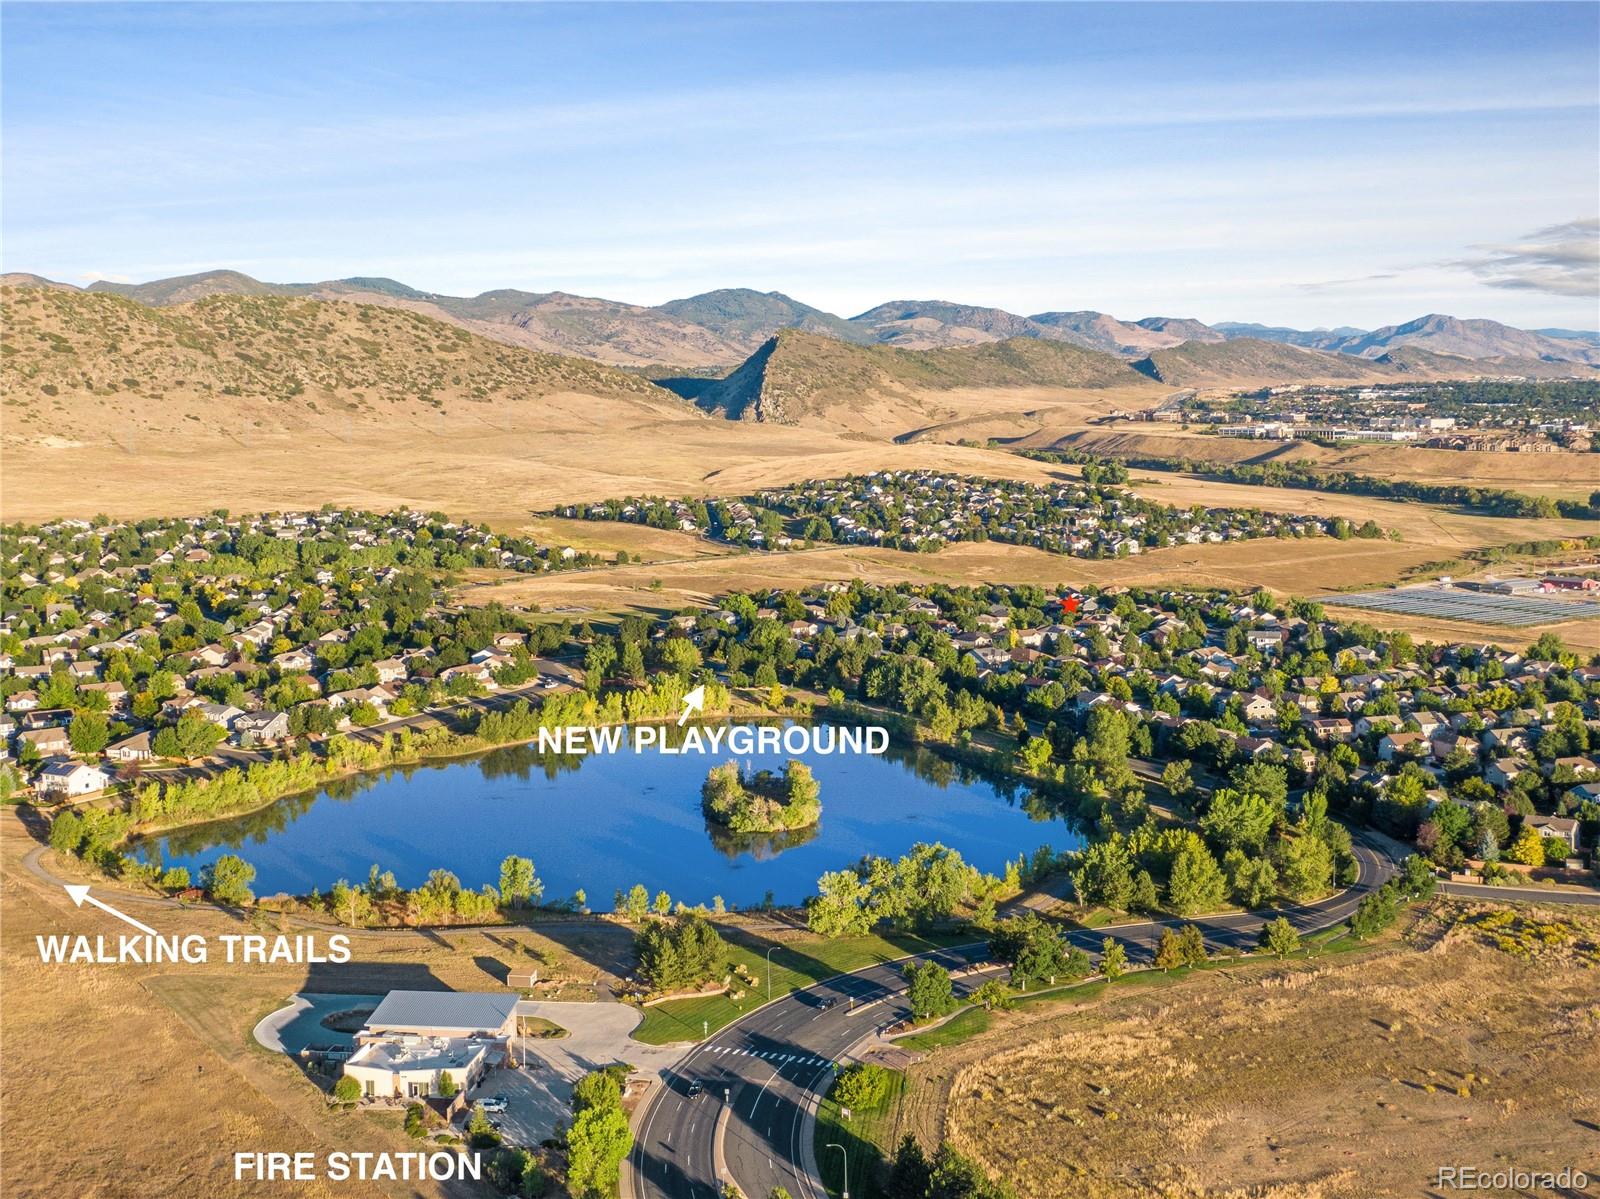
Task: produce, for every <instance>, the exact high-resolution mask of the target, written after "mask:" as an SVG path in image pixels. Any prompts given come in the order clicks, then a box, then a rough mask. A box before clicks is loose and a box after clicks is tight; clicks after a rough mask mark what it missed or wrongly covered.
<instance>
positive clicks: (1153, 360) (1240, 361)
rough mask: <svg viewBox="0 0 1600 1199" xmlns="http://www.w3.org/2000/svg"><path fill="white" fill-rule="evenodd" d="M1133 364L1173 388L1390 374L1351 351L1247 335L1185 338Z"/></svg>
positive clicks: (1357, 380) (1362, 379) (1344, 379)
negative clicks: (1307, 347) (1328, 350)
mask: <svg viewBox="0 0 1600 1199" xmlns="http://www.w3.org/2000/svg"><path fill="white" fill-rule="evenodd" d="M1133 369H1134V370H1137V371H1139V372H1140V373H1141V374H1145V375H1149V376H1150V377H1151V378H1152V379H1156V380H1158V381H1160V382H1162V383H1170V384H1171V385H1173V386H1174V387H1209V386H1217V385H1221V384H1229V383H1250V382H1271V383H1300V382H1309V381H1311V380H1319V381H1321V380H1327V381H1337V382H1348V383H1361V382H1365V381H1367V380H1375V379H1384V378H1389V377H1391V376H1392V375H1393V374H1394V372H1393V371H1392V370H1390V369H1388V368H1386V367H1384V366H1382V365H1380V364H1374V363H1372V362H1369V361H1366V360H1363V359H1359V358H1353V357H1350V356H1349V355H1341V354H1330V353H1323V352H1321V351H1318V350H1303V349H1300V348H1298V347H1296V346H1290V345H1284V344H1283V343H1282V342H1275V341H1257V340H1255V339H1253V338H1248V337H1243V338H1238V339H1236V340H1234V341H1222V342H1200V341H1187V342H1184V343H1183V344H1182V345H1178V346H1171V347H1169V348H1167V349H1164V350H1153V351H1152V352H1151V353H1150V354H1149V355H1148V356H1147V357H1145V358H1142V359H1140V360H1139V361H1138V362H1135V363H1134V364H1133Z"/></svg>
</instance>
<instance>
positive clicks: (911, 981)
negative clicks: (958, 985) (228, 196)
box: [902, 961, 956, 1020]
mask: <svg viewBox="0 0 1600 1199" xmlns="http://www.w3.org/2000/svg"><path fill="white" fill-rule="evenodd" d="M902 972H903V973H904V975H905V978H906V982H907V984H908V986H907V989H906V1000H907V1002H908V1003H909V1004H910V1006H911V1016H912V1018H913V1019H915V1020H927V1019H930V1018H932V1017H934V1016H943V1015H944V1014H945V1013H947V1012H950V1011H953V1010H954V1009H955V1006H956V1000H955V991H954V988H953V987H952V986H951V983H950V971H948V970H946V969H945V968H944V967H943V966H941V965H939V963H938V962H933V961H923V962H907V963H906V965H905V966H904V968H903V971H902Z"/></svg>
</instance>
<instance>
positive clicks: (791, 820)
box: [700, 758, 822, 833]
mask: <svg viewBox="0 0 1600 1199" xmlns="http://www.w3.org/2000/svg"><path fill="white" fill-rule="evenodd" d="M820 794H821V788H820V787H819V786H818V785H817V780H816V776H815V775H813V774H812V773H811V770H810V768H809V767H808V766H806V764H805V763H804V762H801V761H799V760H797V759H794V758H791V759H790V760H789V763H788V765H786V766H785V767H784V769H783V774H782V775H781V776H780V775H775V774H773V773H772V772H771V771H769V770H763V771H760V772H758V773H756V774H754V775H751V776H745V775H743V774H741V773H740V772H739V764H738V763H737V762H724V763H723V764H722V765H720V766H713V767H712V768H711V772H710V774H708V775H707V776H706V781H705V784H704V785H703V786H702V787H701V788H700V806H701V809H702V810H703V811H704V812H705V815H706V819H708V820H710V821H712V822H713V823H715V824H720V825H722V826H723V827H725V828H727V829H729V830H731V831H733V832H736V833H775V832H783V831H785V830H789V829H797V828H808V827H810V826H811V825H813V824H816V823H817V821H819V820H820V819H822V801H821V798H820Z"/></svg>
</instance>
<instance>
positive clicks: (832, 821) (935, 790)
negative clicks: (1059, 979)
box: [140, 730, 1079, 905]
mask: <svg viewBox="0 0 1600 1199" xmlns="http://www.w3.org/2000/svg"><path fill="white" fill-rule="evenodd" d="M674 734H675V736H674V739H673V742H672V743H674V744H681V743H682V734H681V732H680V731H678V730H674ZM787 756H788V755H784V754H781V753H780V754H775V755H773V754H769V755H755V756H754V757H751V758H749V759H746V760H745V761H744V762H743V763H742V764H744V765H747V766H753V767H758V768H763V767H764V768H768V769H781V766H782V761H783V759H784V758H785V757H787ZM799 756H800V757H801V758H802V759H803V760H804V761H805V762H806V764H807V765H808V766H810V767H811V768H812V770H813V771H814V772H815V774H816V776H817V779H818V781H819V783H820V784H821V787H822V808H823V813H822V820H821V822H820V823H819V824H817V825H814V826H811V827H809V828H804V829H796V830H792V831H784V832H780V833H774V834H757V835H740V834H734V833H730V832H729V831H727V830H726V829H722V828H720V827H717V826H714V825H711V824H709V823H708V822H707V821H706V820H705V818H704V816H703V814H702V813H701V811H700V784H701V783H702V782H703V781H704V779H705V774H706V771H707V770H709V769H710V768H711V767H712V766H713V765H715V764H717V763H718V762H719V761H724V760H726V758H727V755H712V754H703V755H702V754H681V755H663V754H658V753H656V752H655V751H654V750H653V749H652V750H647V751H646V752H644V753H635V752H633V750H632V747H631V744H630V745H628V746H626V747H625V748H624V749H623V750H621V751H619V752H617V753H614V754H608V755H606V754H603V755H595V756H590V757H584V756H577V755H570V754H569V755H561V754H555V753H549V752H543V751H541V750H540V749H539V748H538V747H537V746H536V745H520V746H510V747H506V748H503V749H497V750H493V751H491V752H489V753H485V754H483V755H480V756H478V757H475V758H469V759H455V760H451V761H448V762H442V763H432V764H421V765H410V766H404V767H394V768H392V769H389V770H386V771H383V772H381V773H378V774H374V775H359V776H351V777H349V778H342V779H337V780H334V781H331V782H330V783H328V784H327V785H326V786H325V787H324V788H323V789H322V790H321V791H320V792H315V793H307V794H303V795H299V796H293V797H290V798H287V799H284V800H281V801H279V802H278V803H275V804H273V805H272V806H271V807H268V808H263V809H262V810H260V811H258V812H254V813H251V814H249V815H246V816H242V817H239V818H237V819H233V820H228V821H223V822H218V823H213V824H208V825H202V826H197V827H195V828H191V829H184V830H178V831H175V832H173V833H170V834H168V835H166V836H163V837H160V838H156V839H152V840H151V841H150V842H149V843H147V844H145V845H143V846H142V847H140V851H141V852H142V854H143V856H145V857H147V858H154V857H156V856H160V857H161V858H163V859H164V860H165V861H166V862H167V864H169V865H185V866H188V867H189V868H190V869H191V870H196V869H198V868H199V867H200V866H202V865H204V864H206V863H208V862H210V861H214V860H215V859H216V857H217V856H219V855H220V854H222V853H225V852H233V853H238V854H240V855H241V856H243V857H244V858H245V859H246V860H247V861H249V862H250V863H251V864H252V865H254V866H255V867H256V870H257V879H256V884H255V889H256V891H257V893H259V894H271V893H273V892H275V891H279V890H284V891H291V892H298V893H303V892H307V891H310V890H311V889H313V888H318V889H326V888H327V887H328V886H329V885H331V884H332V883H333V882H334V881H335V880H336V879H338V878H341V877H342V878H346V879H350V880H355V879H364V878H365V877H366V876H367V872H368V869H369V867H370V866H371V865H372V863H374V862H376V863H378V864H379V865H380V866H381V867H382V868H384V869H387V870H393V871H394V872H395V874H396V876H397V878H398V880H399V882H400V884H401V885H402V886H415V885H416V884H417V883H419V882H420V881H422V879H423V878H425V877H426V875H427V872H428V871H429V870H430V869H433V868H435V867H441V866H442V867H445V868H448V869H450V870H452V871H454V872H455V873H456V874H457V875H458V876H459V877H460V878H461V880H462V882H463V883H465V884H466V885H468V886H474V887H475V886H478V885H480V884H482V883H486V882H495V881H497V879H498V872H499V862H500V860H501V858H503V857H504V856H505V855H506V854H509V853H520V854H526V855H528V856H530V857H532V858H533V860H534V862H535V865H536V867H537V869H538V872H539V875H540V877H541V879H543V881H544V883H545V889H546V894H547V895H550V896H552V897H557V896H564V895H570V894H571V893H572V892H573V891H575V890H577V889H578V888H583V889H584V890H585V891H586V892H587V893H588V895H589V896H590V899H591V902H593V901H595V900H596V899H598V898H599V897H603V896H610V895H611V894H612V893H613V892H614V891H615V890H616V889H617V888H622V889H624V890H625V889H627V888H628V887H629V886H631V885H632V884H634V883H637V882H642V883H644V884H645V885H646V886H648V887H649V888H650V889H651V890H652V891H654V890H656V889H666V890H668V891H669V892H670V893H671V894H672V896H673V897H674V898H675V899H683V900H684V901H685V902H688V903H695V902H706V901H709V900H710V899H711V897H712V896H713V895H721V896H723V897H724V898H725V899H726V900H727V901H728V902H730V903H735V904H741V905H743V904H750V903H756V902H760V900H761V899H762V897H763V896H764V894H765V893H766V892H767V891H769V890H770V891H773V892H774V893H775V894H776V896H777V898H778V901H779V902H785V903H787V902H795V901H798V900H799V899H800V898H802V897H803V896H805V895H806V894H809V893H810V891H811V890H812V889H813V887H814V885H815V882H816V879H817V877H818V876H819V875H820V874H822V873H823V872H824V871H827V870H834V869H839V868H841V867H843V866H844V865H846V864H847V863H850V862H854V861H857V860H859V859H860V858H862V857H863V856H866V855H873V854H882V855H885V856H895V855H898V854H900V853H903V852H905V850H907V849H909V848H910V846H911V845H912V844H913V843H915V842H917V841H942V842H944V843H945V844H947V845H951V846H953V847H955V848H957V849H959V850H961V852H962V854H963V855H964V856H966V857H967V859H968V860H969V861H971V862H973V863H974V864H975V865H977V866H979V867H980V868H982V869H984V870H991V871H996V872H998V871H1000V870H1003V869H1004V866H1005V863H1006V862H1007V861H1008V860H1015V859H1016V858H1017V857H1018V856H1019V855H1021V854H1029V853H1032V852H1033V851H1034V850H1036V849H1037V848H1039V846H1041V845H1045V844H1048V845H1051V846H1053V847H1055V848H1056V849H1058V850H1059V849H1065V848H1069V847H1071V846H1074V845H1076V844H1078V843H1079V836H1078V834H1077V833H1076V832H1075V831H1074V830H1073V829H1072V828H1071V826H1070V825H1069V824H1068V823H1067V822H1066V820H1065V819H1064V818H1063V817H1064V813H1063V810H1062V807H1061V805H1060V804H1059V803H1058V802H1057V801H1056V800H1054V799H1053V798H1051V797H1050V796H1047V795H1043V794H1040V793H1039V792H1037V791H1035V790H1034V789H1032V788H1030V787H1028V786H1025V785H1022V784H1021V783H1019V782H1018V781H1017V780H1014V779H1010V778H991V777H989V776H987V775H985V774H984V773H982V772H981V771H979V770H977V769H975V768H974V767H972V766H970V765H967V764H965V763H962V762H958V761H953V760H951V759H950V758H948V757H945V756H942V755H941V754H938V753H935V752H932V751H930V750H927V749H924V748H921V747H917V746H908V745H903V744H892V745H891V746H890V747H889V749H888V751H887V752H886V753H885V754H883V755H881V756H865V755H842V756H833V755H810V754H802V755H799Z"/></svg>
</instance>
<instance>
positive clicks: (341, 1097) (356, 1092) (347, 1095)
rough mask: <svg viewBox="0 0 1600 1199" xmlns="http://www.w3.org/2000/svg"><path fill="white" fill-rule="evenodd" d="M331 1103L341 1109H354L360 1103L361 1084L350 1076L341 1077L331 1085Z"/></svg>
mask: <svg viewBox="0 0 1600 1199" xmlns="http://www.w3.org/2000/svg"><path fill="white" fill-rule="evenodd" d="M333 1101H334V1102H335V1103H337V1104H338V1105H339V1106H341V1107H354V1106H355V1105H356V1104H358V1103H360V1102H361V1084H360V1083H359V1082H358V1081H356V1080H355V1079H354V1078H352V1077H350V1075H348V1074H346V1075H343V1076H342V1077H341V1078H340V1079H339V1081H338V1082H336V1083H334V1084H333Z"/></svg>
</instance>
